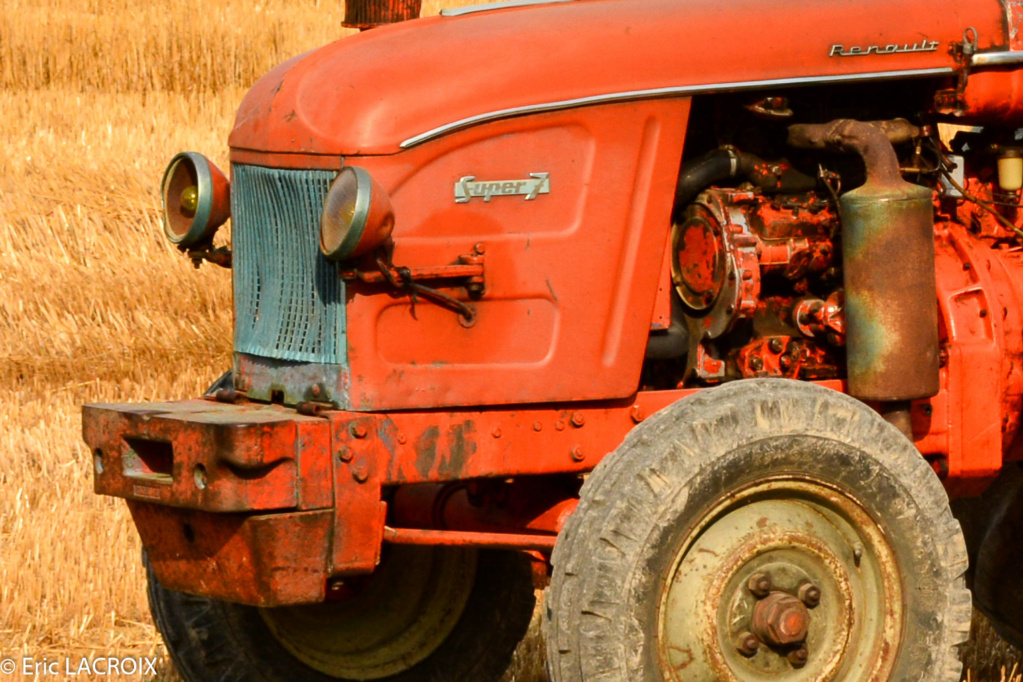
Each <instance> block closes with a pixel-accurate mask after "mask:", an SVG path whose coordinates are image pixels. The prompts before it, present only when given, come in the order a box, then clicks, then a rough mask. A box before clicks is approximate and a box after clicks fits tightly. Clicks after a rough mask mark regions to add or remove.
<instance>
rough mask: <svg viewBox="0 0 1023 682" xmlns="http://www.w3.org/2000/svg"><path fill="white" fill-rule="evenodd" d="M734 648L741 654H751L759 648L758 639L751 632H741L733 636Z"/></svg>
mask: <svg viewBox="0 0 1023 682" xmlns="http://www.w3.org/2000/svg"><path fill="white" fill-rule="evenodd" d="M735 648H736V649H738V650H739V653H740V654H742V655H743V656H747V657H749V656H753V655H755V654H756V653H757V649H759V648H760V640H759V639H757V636H756V635H754V634H753V633H752V632H743V633H741V634H740V635H739V636H738V637H736V638H735Z"/></svg>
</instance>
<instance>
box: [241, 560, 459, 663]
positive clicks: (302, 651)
mask: <svg viewBox="0 0 1023 682" xmlns="http://www.w3.org/2000/svg"><path fill="white" fill-rule="evenodd" d="M476 562H477V553H476V551H475V550H472V549H463V548H443V549H441V548H431V547H413V546H394V547H391V548H390V552H389V553H388V555H387V556H386V557H385V559H384V560H383V561H382V562H381V564H380V567H379V568H378V569H377V571H376V572H375V573H374V574H373V575H372V576H371V577H369V578H368V579H366V580H365V582H364V584H362V585H360V586H359V587H358V589H356V590H353V593H352V594H351V595H349V596H346V597H345V598H344V599H343V600H340V601H334V602H330V601H328V602H326V603H323V604H314V605H311V606H301V607H282V608H275V609H261V610H260V614H261V615H262V617H263V620H264V621H265V622H266V624H267V626H268V627H269V628H270V632H271V633H272V634H273V635H274V637H275V638H276V639H277V641H279V642H280V643H281V645H282V646H284V648H285V649H287V650H288V652H290V653H291V654H292V655H293V656H295V657H296V658H297V659H298V660H300V661H302V662H303V663H305V664H306V665H308V666H309V667H311V668H313V669H315V670H318V671H320V672H322V673H324V674H326V675H330V676H331V677H337V678H341V679H349V680H376V679H380V678H383V677H389V676H391V675H396V674H398V673H401V672H403V671H405V670H408V669H410V668H412V667H413V666H415V665H416V664H418V663H420V662H422V661H423V660H425V659H426V658H427V657H429V656H430V654H432V653H433V652H434V651H435V650H436V649H437V648H438V647H439V646H440V645H441V644H442V643H443V642H444V640H445V639H446V638H447V637H448V635H450V634H451V632H452V630H453V629H454V628H455V625H456V624H457V623H458V620H459V619H460V618H461V616H462V612H463V611H464V610H465V606H466V602H467V601H468V599H469V594H470V592H471V590H472V585H473V581H474V577H475V575H476Z"/></svg>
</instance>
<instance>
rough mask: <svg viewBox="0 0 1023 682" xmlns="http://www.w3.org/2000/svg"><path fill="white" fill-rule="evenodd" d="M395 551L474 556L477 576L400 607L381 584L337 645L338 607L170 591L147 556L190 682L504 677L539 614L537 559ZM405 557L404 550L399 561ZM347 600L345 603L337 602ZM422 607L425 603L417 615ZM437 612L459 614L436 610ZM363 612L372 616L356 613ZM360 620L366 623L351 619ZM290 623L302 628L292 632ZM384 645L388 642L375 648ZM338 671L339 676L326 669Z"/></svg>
mask: <svg viewBox="0 0 1023 682" xmlns="http://www.w3.org/2000/svg"><path fill="white" fill-rule="evenodd" d="M390 549H391V550H397V551H396V552H395V551H392V552H391V553H390V559H391V560H398V559H400V560H402V561H405V562H415V561H417V560H421V559H423V558H424V557H423V556H419V555H421V554H423V553H424V551H425V552H426V553H431V552H436V553H448V552H455V553H459V554H460V556H464V557H471V561H467V562H463V563H462V569H464V571H463V573H465V572H467V573H468V575H467V578H468V579H467V580H466V581H464V582H463V583H462V584H461V590H462V593H461V594H458V593H457V592H458V585H457V584H456V585H454V587H453V588H451V589H449V588H445V589H444V590H443V591H442V592H441V593H439V597H438V596H436V595H434V596H431V592H430V590H431V589H432V588H431V587H430V586H428V585H427V586H425V587H424V588H423V589H421V590H419V596H417V595H408V596H405V594H404V593H402V598H401V600H400V601H401V604H395V603H393V602H392V603H390V604H389V603H388V602H387V588H388V587H389V586H387V585H385V586H383V587H384V589H382V590H378V592H379V593H380V594H383V595H384V597H383V600H382V601H381V602H380V603H381V608H380V610H378V612H377V613H375V614H374V613H367V612H366V611H364V610H363V606H364V605H363V604H360V605H359V606H360V608H359V609H358V610H356V611H355V612H353V611H352V610H348V611H344V612H342V611H339V613H343V614H344V615H343V618H344V619H345V620H343V621H336V626H337V627H336V628H335V629H334V630H333V631H334V632H335V633H344V634H345V635H346V637H347V640H346V641H341V640H340V639H337V638H335V639H334V640H333V641H332V640H331V637H330V635H329V634H328V635H325V634H324V633H325V632H326V633H329V632H331V628H330V627H329V626H330V620H329V614H330V610H331V608H332V607H334V606H335V605H333V604H331V603H330V602H328V603H326V604H317V605H313V606H309V607H286V608H285V609H283V610H280V609H259V608H256V607H252V606H243V605H240V604H232V603H228V602H223V601H217V600H213V599H208V598H205V597H198V596H193V595H189V594H185V593H182V592H176V591H172V590H167V589H165V588H163V587H162V586H161V585H160V583H159V582H158V581H157V579H156V576H155V575H154V574H153V572H152V569H151V567H150V565H149V562H148V560H145V558H144V561H145V565H146V571H147V576H148V578H149V605H150V609H151V611H152V614H153V619H154V620H155V622H156V626H157V629H158V630H159V631H160V634H161V635H162V636H163V639H164V642H165V643H166V645H167V649H168V650H169V652H170V655H171V658H172V660H173V661H174V665H175V667H176V668H177V670H178V672H179V674H180V675H181V676H182V677H183V678H184V679H185V680H187V682H250V681H253V680H259V681H262V682H338V681H339V680H342V681H343V680H379V681H381V682H496V681H497V680H500V678H501V676H502V675H503V674H504V671H505V669H506V668H507V667H508V664H509V663H510V661H511V657H512V654H513V652H514V651H515V647H516V646H517V644H518V643H519V640H521V639H522V637H523V636H524V635H525V632H526V629H527V628H528V627H529V622H530V619H531V617H532V614H533V607H534V604H535V597H534V591H533V583H532V566H531V561H530V559H529V558H528V557H526V556H525V555H522V554H519V553H514V552H501V551H488V550H480V551H475V550H464V549H460V550H459V549H448V548H411V549H410V548H405V547H391V548H390ZM396 553H397V554H400V555H401V556H399V557H398V558H397V559H395V554H396ZM438 558H439V559H440V560H441V561H442V563H443V562H446V563H447V564H448V565H450V564H451V563H452V561H451V559H452V557H451V556H445V555H442V556H439V557H436V556H435V557H434V559H438ZM386 560H388V559H387V557H385V561H386ZM434 563H436V561H435V562H434ZM462 569H459V570H462ZM448 574H450V571H448ZM431 575H433V574H431ZM457 579H458V578H457V575H456V580H457ZM378 587H379V586H378ZM393 587H394V588H395V590H396V591H397V590H400V589H401V587H400V586H399V585H394V586H393ZM370 589H376V588H370ZM406 592H407V590H406ZM434 592H437V590H434ZM358 598H359V597H358V595H357V596H356V597H353V599H358ZM423 605H426V606H423ZM438 605H439V606H438ZM343 606H344V603H343V602H339V603H338V605H337V608H339V609H343ZM395 607H396V610H398V611H402V612H408V613H411V615H412V618H406V619H404V620H401V619H398V620H396V619H395V618H393V617H388V612H393V611H394V610H395ZM420 607H422V608H420ZM416 608H420V612H419V613H418V614H417V613H416V612H415V609H416ZM438 608H441V609H442V610H445V609H446V611H447V612H450V611H453V610H457V611H458V612H457V613H453V614H450V613H446V612H445V613H436V611H437V609H438ZM384 609H388V612H385V611H384ZM358 613H362V614H365V615H364V616H359V615H353V614H358ZM325 615H326V616H327V617H326V618H325V617H324V616H325ZM375 616H380V618H375V619H374V617H375ZM353 618H355V619H356V620H359V621H360V622H352V619H353ZM316 622H323V623H324V624H325V625H326V626H327V627H325V628H324V629H323V630H321V631H316V630H314V629H312V628H310V627H308V626H307V625H306V624H308V623H316ZM360 623H366V624H373V627H375V628H377V630H379V632H377V631H373V629H372V628H370V627H369V626H368V625H367V627H366V628H361V627H360ZM380 623H382V624H383V626H385V627H381V625H380ZM423 623H425V625H426V626H425V627H423ZM289 627H292V628H295V629H292V630H290V631H289V630H287V628H289ZM282 628H284V629H283V630H282ZM275 631H276V632H277V634H275ZM359 640H361V641H359ZM375 642H382V644H380V645H378V646H377V647H376V648H374V643H375ZM332 668H333V669H334V670H335V672H334V674H331V673H329V672H326V671H329V670H331V669H332ZM345 671H347V672H345Z"/></svg>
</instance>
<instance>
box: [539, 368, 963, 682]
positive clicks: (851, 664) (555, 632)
mask: <svg viewBox="0 0 1023 682" xmlns="http://www.w3.org/2000/svg"><path fill="white" fill-rule="evenodd" d="M857 557H858V558H857ZM552 563H553V565H554V575H553V578H552V583H551V587H550V588H549V590H548V594H547V597H546V600H547V601H546V604H547V608H546V611H545V618H546V623H545V627H546V631H547V646H548V669H549V672H550V675H551V678H552V680H554V682H581V681H585V682H594V681H597V680H600V681H607V682H611V681H618V680H629V681H630V682H632V681H640V680H643V681H655V680H656V681H660V680H679V681H681V680H685V682H699V681H702V680H707V681H708V682H709V681H711V680H741V681H744V680H760V679H778V680H788V679H792V680H797V679H798V680H809V679H842V680H866V679H873V680H885V679H890V680H908V679H912V680H924V681H927V682H958V680H959V677H960V672H961V664H960V663H959V659H958V649H959V646H960V645H961V644H962V643H963V642H964V641H965V640H966V637H967V635H968V633H969V627H970V596H969V592H968V591H967V589H966V587H965V583H964V579H963V575H964V572H965V570H966V566H967V561H966V549H965V545H964V542H963V537H962V532H961V530H960V528H959V525H958V523H957V522H956V521H955V519H953V518H952V515H951V512H950V511H949V506H948V498H947V496H946V494H945V491H944V489H943V488H942V486H941V484H940V482H939V481H938V479H937V477H936V476H935V475H934V472H933V471H932V470H931V469H930V467H929V466H928V465H927V463H926V462H925V461H924V459H923V458H922V457H921V456H920V455H919V453H918V452H917V451H916V450H915V449H914V448H913V447H912V445H911V444H910V443H909V442H908V441H907V440H906V439H905V437H904V436H902V434H901V433H899V432H898V430H897V429H895V428H894V427H892V426H891V425H889V424H887V423H886V422H885V421H884V420H882V419H881V418H880V417H879V416H878V415H877V414H876V413H875V412H873V411H872V410H870V409H869V408H867V407H866V406H865V405H863V404H862V403H860V402H859V401H856V400H854V399H852V398H849V397H848V396H845V395H842V394H840V393H837V392H835V391H830V390H827V389H823V388H819V387H816V386H813V385H809V384H805V383H800V382H793V381H787V380H780V379H768V380H749V381H737V382H732V383H729V384H726V385H724V386H721V387H719V388H715V389H709V390H707V391H702V392H700V393H699V394H697V395H695V396H692V397H690V398H687V399H684V400H682V401H679V402H678V403H676V404H674V405H672V406H670V407H668V408H666V409H664V410H662V411H661V412H659V413H658V414H656V415H654V416H653V417H651V418H649V419H647V420H646V421H644V422H643V423H642V424H641V425H640V426H638V427H637V428H636V429H634V430H633V432H632V433H630V435H629V436H628V437H627V438H626V440H625V442H624V443H623V444H622V445H621V446H620V447H619V448H618V449H617V450H616V451H615V452H614V453H613V454H612V455H609V456H608V457H607V458H605V459H604V461H602V462H601V463H600V465H598V467H597V468H596V469H595V470H594V472H593V473H592V474H591V476H590V477H589V479H588V480H587V482H586V484H585V485H584V486H583V489H582V491H581V501H580V503H579V506H578V508H577V510H576V512H575V513H574V514H573V515H572V517H571V518H570V519H569V521H568V523H567V524H566V526H565V529H564V530H563V532H562V534H561V535H560V536H559V539H558V545H557V547H556V548H555V550H554V555H553V558H552ZM764 574H766V575H767V576H768V577H769V578H771V584H772V587H771V588H770V591H769V596H771V599H772V600H777V599H781V600H782V601H784V600H788V601H787V602H785V603H791V602H793V601H794V600H795V601H798V602H799V603H798V604H796V605H795V606H792V607H791V610H790V611H788V612H787V613H789V614H790V615H791V614H794V615H795V621H794V622H796V623H799V624H802V625H805V626H806V627H807V628H808V630H807V634H805V635H803V639H799V635H798V634H792V633H791V632H788V633H783V634H784V635H785V636H784V637H782V635H779V634H778V632H779V627H780V625H783V624H785V623H788V622H789V621H788V620H786V619H785V618H782V617H781V616H778V617H775V616H774V615H772V614H774V613H775V612H774V611H772V610H770V609H769V608H767V607H764V606H758V604H769V603H780V602H778V601H773V602H772V601H769V600H768V599H766V598H764V597H761V596H757V594H756V593H754V592H753V591H752V590H751V588H750V587H749V585H750V584H751V582H750V579H751V578H753V577H754V576H762V575H764ZM807 583H810V584H812V585H815V586H818V587H819V592H820V596H819V603H814V604H813V605H812V606H811V605H810V604H811V602H810V601H809V600H808V598H807V597H806V595H807V593H806V592H804V591H802V590H801V589H800V588H801V587H802V586H803V585H806V584H807ZM797 597H798V599H797ZM761 600H762V601H761ZM772 608H773V607H772ZM900 611H901V613H900ZM765 623H766V625H765ZM786 627H787V626H786ZM772 628H773V629H772ZM751 634H752V635H753V636H754V638H755V639H756V642H755V644H754V646H753V647H752V653H751V651H750V647H746V648H745V651H740V648H741V647H739V646H737V642H740V641H748V639H747V635H751ZM789 635H791V639H786V638H787V637H789ZM804 645H805V654H801V653H800V650H801V649H802V648H803V647H804ZM802 655H805V656H806V658H805V660H801V659H800V658H799V656H802Z"/></svg>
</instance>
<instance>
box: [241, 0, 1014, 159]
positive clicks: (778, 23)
mask: <svg viewBox="0 0 1023 682" xmlns="http://www.w3.org/2000/svg"><path fill="white" fill-rule="evenodd" d="M1008 4H1009V10H1011V9H1012V8H1013V7H1014V4H1013V3H1012V2H1009V3H1008ZM1011 24H1015V19H1014V18H1013V19H1010V18H1009V15H1007V9H1006V7H1005V6H1003V4H1002V3H1001V2H999V0H954V1H948V0H943V1H941V2H935V1H934V0H928V1H926V2H924V1H920V0H914V1H912V2H906V1H900V2H893V1H892V0H825V1H822V2H816V3H812V4H807V3H806V2H805V0H772V1H771V2H764V0H731V1H725V2H722V1H721V0H691V1H688V2H682V1H680V0H575V1H573V2H557V3H551V4H543V5H534V6H527V7H517V8H504V9H488V10H484V11H478V12H470V13H467V14H463V15H459V16H447V17H445V16H440V17H431V18H427V19H417V20H414V21H408V22H403V23H400V24H394V25H390V26H385V27H381V28H377V29H373V30H370V31H365V32H363V33H360V34H358V35H353V36H350V37H347V38H344V39H342V40H339V41H337V42H335V43H332V44H330V45H327V46H326V47H323V48H321V49H319V50H316V51H313V52H309V53H307V54H305V55H300V56H298V57H296V58H294V59H292V60H290V61H288V62H286V63H284V64H282V65H280V66H278V67H277V68H276V69H274V70H273V71H271V72H270V73H269V74H267V75H266V76H265V77H264V78H262V79H261V80H260V81H259V82H258V83H257V84H256V85H255V87H253V89H252V90H251V91H250V92H249V93H248V95H247V96H246V98H245V100H244V101H243V103H242V106H241V108H240V109H239V111H238V117H237V120H236V124H235V128H234V131H233V132H232V134H231V138H230V143H231V146H232V147H233V148H235V149H244V150H250V151H255V152H268V153H275V152H288V153H300V154H328V155H335V154H339V155H358V154H391V153H395V152H398V151H400V150H401V149H402V148H403V147H409V146H415V145H416V144H419V143H421V142H423V141H426V140H428V139H430V138H431V137H432V136H436V135H439V134H443V133H444V132H447V131H449V130H453V129H457V128H458V127H464V126H467V125H473V124H477V123H479V122H482V121H485V120H490V119H492V118H499V117H504V116H509V115H516V114H522V113H529V112H531V111H543V110H550V109H557V108H564V107H569V106H578V105H581V104H587V103H592V102H599V101H616V100H617V101H621V100H628V99H633V98H640V97H653V96H687V95H691V94H697V93H700V92H714V91H725V90H739V89H753V88H760V87H771V86H785V85H793V84H804V83H805V84H812V83H817V82H828V81H840V80H859V79H870V78H889V77H914V76H916V77H920V76H928V75H941V74H948V73H951V70H952V69H953V68H954V67H955V62H954V60H953V58H952V56H951V55H950V49H949V48H950V46H951V45H952V44H953V43H957V42H961V41H962V39H963V32H964V30H965V29H967V28H968V27H972V28H973V29H975V30H976V33H977V36H978V41H977V42H978V46H979V49H980V50H981V51H983V50H1005V49H1009V48H1010V38H1011V39H1012V41H1011V42H1016V26H1015V25H1013V27H1012V30H1011V31H1010V30H1009V26H1010V25H1011Z"/></svg>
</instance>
